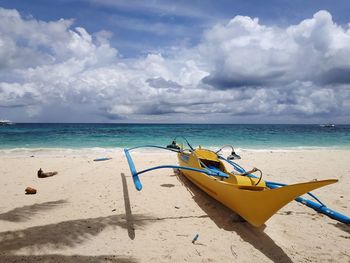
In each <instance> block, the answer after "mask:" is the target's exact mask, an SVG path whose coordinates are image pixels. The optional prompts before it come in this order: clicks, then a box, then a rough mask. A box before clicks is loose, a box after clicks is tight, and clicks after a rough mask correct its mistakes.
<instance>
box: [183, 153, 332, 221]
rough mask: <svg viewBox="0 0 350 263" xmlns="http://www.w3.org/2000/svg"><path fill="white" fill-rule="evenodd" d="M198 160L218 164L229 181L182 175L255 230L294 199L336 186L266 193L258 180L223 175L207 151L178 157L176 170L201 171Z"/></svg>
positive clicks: (313, 185)
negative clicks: (178, 166)
mask: <svg viewBox="0 0 350 263" xmlns="http://www.w3.org/2000/svg"><path fill="white" fill-rule="evenodd" d="M199 159H200V160H205V161H209V162H220V170H222V171H223V172H225V173H226V174H227V175H228V176H229V178H227V179H221V178H219V177H214V176H208V175H206V174H203V173H200V172H196V171H189V170H181V172H182V174H183V175H185V176H186V177H187V178H188V179H189V180H190V181H192V182H193V183H194V184H195V185H197V186H198V187H199V188H201V189H202V190H203V191H205V192H206V193H207V194H209V195H210V196H211V197H213V198H215V199H216V200H218V201H219V202H221V203H222V204H224V205H225V206H227V207H228V208H230V209H231V210H233V211H234V212H236V213H237V214H239V215H240V216H241V217H243V218H244V219H245V220H246V221H248V222H249V223H250V224H252V225H254V226H257V227H258V226H261V225H263V224H264V223H265V222H266V221H267V220H268V219H269V218H270V217H271V216H273V215H274V214H275V213H276V212H277V211H278V210H279V209H281V208H282V207H283V206H285V205H286V204H288V203H289V202H291V201H292V200H294V199H295V198H297V197H298V196H301V195H303V194H305V193H307V192H310V191H312V190H314V189H317V188H320V187H322V186H326V185H328V184H332V183H335V182H337V180H335V179H330V180H322V181H312V182H306V183H299V184H294V185H288V186H283V187H280V188H276V189H269V188H267V187H266V184H265V182H264V181H262V180H261V181H260V182H259V183H258V179H255V178H250V177H248V176H241V175H234V174H232V173H229V172H227V170H226V168H225V167H224V165H223V164H222V162H221V161H220V160H218V159H217V156H216V155H215V156H214V154H213V152H211V151H208V150H203V149H196V150H195V151H194V153H179V154H178V160H179V164H180V166H187V167H192V168H198V169H203V166H201V164H200V162H199ZM257 183H258V184H257ZM256 184H257V185H256Z"/></svg>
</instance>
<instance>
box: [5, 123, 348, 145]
mask: <svg viewBox="0 0 350 263" xmlns="http://www.w3.org/2000/svg"><path fill="white" fill-rule="evenodd" d="M177 135H179V136H184V137H186V138H187V139H188V140H189V141H190V142H191V143H192V144H193V145H194V146H196V145H203V146H207V147H217V146H222V145H224V144H232V145H234V146H235V147H237V148H242V149H286V148H324V147H331V148H342V149H344V148H349V149H350V125H337V126H336V127H334V128H326V127H320V126H319V125H280V124H278V125H277V124H273V125H272V124H48V123H40V124H38V123H25V124H24V123H23V124H21V123H17V124H14V125H4V126H0V149H2V150H4V149H17V148H30V149H32V148H56V149H57V148H64V149H67V148H70V149H80V148H92V147H99V148H124V147H132V146H136V145H143V144H156V145H167V144H169V143H170V142H171V140H172V139H173V138H174V137H175V136H177Z"/></svg>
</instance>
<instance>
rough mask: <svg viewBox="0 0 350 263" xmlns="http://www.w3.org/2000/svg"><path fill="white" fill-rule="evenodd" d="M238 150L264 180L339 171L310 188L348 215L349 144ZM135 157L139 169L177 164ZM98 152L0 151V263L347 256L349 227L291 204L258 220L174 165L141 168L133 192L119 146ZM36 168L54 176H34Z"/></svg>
mask: <svg viewBox="0 0 350 263" xmlns="http://www.w3.org/2000/svg"><path fill="white" fill-rule="evenodd" d="M241 154H242V155H243V161H242V162H241V164H246V163H247V162H249V164H252V165H255V166H257V167H259V168H260V169H262V170H263V172H264V176H265V177H264V178H265V179H267V180H272V181H279V182H283V183H296V182H302V181H310V180H312V179H315V178H317V179H326V178H337V179H339V182H338V183H337V184H333V185H330V186H327V187H324V188H321V189H319V190H317V191H315V192H314V193H316V194H317V195H318V196H319V197H320V198H321V199H322V200H323V201H324V202H326V204H328V205H329V206H330V207H331V208H333V209H335V210H337V211H340V212H342V213H344V214H347V215H348V216H350V205H349V204H350V190H349V189H350V151H348V150H330V151H326V150H306V151H296V152H243V153H241ZM134 156H135V163H136V165H137V168H138V169H141V168H145V167H147V166H150V165H157V164H166V163H171V164H176V163H177V162H176V156H175V155H172V154H171V153H165V154H164V153H161V154H160V153H156V152H153V153H136V154H134ZM96 157H100V156H85V157H74V156H69V157H63V156H61V157H55V156H46V157H45V156H40V157H37V156H36V157H32V158H31V157H29V155H28V156H27V157H26V156H21V157H18V156H17V157H15V156H12V155H10V156H4V155H3V156H1V157H0V185H1V186H2V191H1V192H0V200H1V203H0V262H17V261H20V262H100V261H103V262H164V261H171V262H183V261H188V262H253V261H254V262H327V261H330V262H350V249H349V248H350V226H347V225H344V224H342V223H338V222H337V221H334V220H332V219H330V218H328V217H326V216H324V215H321V214H318V213H316V212H315V211H314V210H312V209H310V208H307V207H305V206H303V205H301V204H299V203H297V202H292V203H290V204H288V205H287V206H285V207H284V208H283V209H282V210H280V211H279V212H278V213H277V214H276V215H275V216H273V217H272V218H271V219H270V220H269V221H267V223H266V224H265V225H264V226H263V227H261V228H255V227H253V226H250V225H249V224H248V223H245V222H239V221H238V220H237V217H236V216H234V214H233V213H232V212H231V211H229V210H228V209H226V208H225V207H223V206H222V205H221V204H219V203H218V202H216V201H214V200H213V199H212V198H210V197H209V196H207V195H206V194H204V193H203V192H202V191H200V190H198V189H197V188H196V187H195V186H194V185H192V184H191V183H189V182H188V181H187V180H186V179H184V178H182V177H178V176H175V175H174V173H173V171H172V170H161V171H154V172H151V173H147V174H145V175H142V176H141V181H142V183H143V187H144V188H143V190H142V191H141V192H137V191H136V190H135V188H134V186H133V183H132V179H131V177H130V172H129V168H128V165H127V162H126V160H125V158H124V156H123V154H122V153H121V152H120V151H117V152H115V153H114V155H113V156H112V157H113V159H112V160H109V161H104V162H93V161H92V159H94V158H96ZM39 168H42V169H43V170H44V171H58V175H56V176H54V177H49V178H44V179H39V178H37V176H36V172H37V170H38V169H39ZM247 168H250V166H248V167H247ZM123 174H124V175H125V180H124V179H123ZM27 186H31V187H34V188H36V189H37V190H38V193H37V194H36V195H25V194H24V189H25V188H26V187H27ZM197 233H198V234H199V239H198V241H197V242H196V243H195V244H192V243H191V241H192V239H193V237H194V236H195V235H196V234H197Z"/></svg>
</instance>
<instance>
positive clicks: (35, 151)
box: [0, 146, 350, 157]
mask: <svg viewBox="0 0 350 263" xmlns="http://www.w3.org/2000/svg"><path fill="white" fill-rule="evenodd" d="M196 147H197V146H196ZM207 148H208V149H210V150H213V151H216V150H218V149H219V148H220V147H214V146H213V147H207ZM123 151H124V148H122V147H114V148H112V147H110V148H103V147H92V148H90V147H89V148H50V147H47V148H46V147H44V148H25V147H23V148H0V157H32V156H34V157H35V156H37V157H45V156H47V157H54V156H57V157H59V156H60V157H65V156H87V157H88V156H89V157H90V156H96V155H113V154H115V153H123ZM235 151H236V152H237V153H238V154H240V153H241V154H242V153H243V154H244V153H254V152H255V153H259V152H261V153H268V152H270V153H289V152H290V153H292V152H304V151H305V152H315V151H345V152H347V151H350V146H348V147H346V146H344V147H338V146H332V147H319V146H311V147H310V146H298V147H271V148H240V147H235ZM138 152H141V153H150V154H152V153H154V154H157V153H164V152H165V151H164V150H161V149H154V148H140V149H135V150H133V153H138ZM223 152H224V154H226V153H228V150H227V149H224V151H223Z"/></svg>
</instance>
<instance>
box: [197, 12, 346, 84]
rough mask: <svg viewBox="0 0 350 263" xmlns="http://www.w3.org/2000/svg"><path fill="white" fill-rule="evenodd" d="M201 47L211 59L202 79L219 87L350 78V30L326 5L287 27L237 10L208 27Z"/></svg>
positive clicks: (203, 52)
mask: <svg viewBox="0 0 350 263" xmlns="http://www.w3.org/2000/svg"><path fill="white" fill-rule="evenodd" d="M199 50H200V52H201V54H202V56H203V57H204V56H205V55H206V56H207V57H208V59H209V61H208V64H210V65H211V69H210V74H209V75H208V76H207V77H205V78H204V79H203V81H204V83H207V84H210V85H212V86H215V87H217V88H222V89H230V88H240V87H247V86H255V87H256V86H257V87H261V86H270V87H275V86H282V85H287V84H289V83H291V82H293V81H312V82H313V83H320V84H338V83H343V84H350V79H349V77H348V76H349V68H350V62H349V60H347V59H346V57H348V56H349V55H350V30H349V27H348V28H342V27H341V26H338V25H337V24H335V23H334V22H333V21H332V17H331V15H330V14H329V13H328V12H327V11H319V12H317V13H316V14H315V15H314V16H313V18H311V19H306V20H304V21H302V22H301V23H299V24H297V25H292V26H289V27H288V28H285V29H284V28H278V27H273V26H270V27H269V26H264V25H261V24H260V23H259V20H258V19H257V18H255V19H252V18H250V17H243V16H236V17H234V18H233V19H232V20H230V21H229V23H227V24H226V25H217V26H215V27H214V28H212V29H210V30H208V31H206V32H205V34H204V41H203V43H202V44H201V45H200V46H199Z"/></svg>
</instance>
